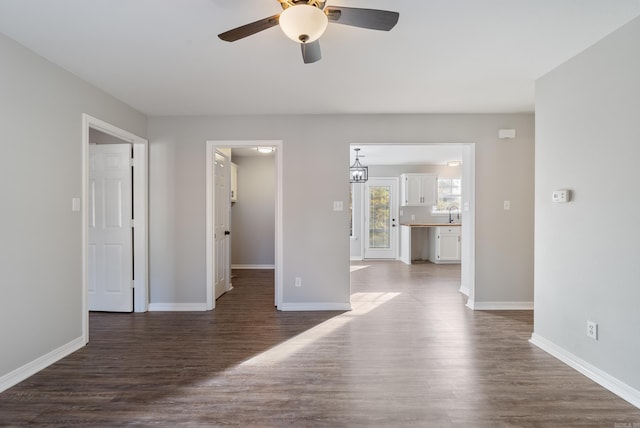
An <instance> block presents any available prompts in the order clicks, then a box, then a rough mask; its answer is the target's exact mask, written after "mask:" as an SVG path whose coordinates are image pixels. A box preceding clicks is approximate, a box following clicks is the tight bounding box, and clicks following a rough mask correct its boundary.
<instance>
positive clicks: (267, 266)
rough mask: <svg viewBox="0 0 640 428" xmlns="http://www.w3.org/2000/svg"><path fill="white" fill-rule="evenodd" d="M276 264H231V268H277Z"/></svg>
mask: <svg viewBox="0 0 640 428" xmlns="http://www.w3.org/2000/svg"><path fill="white" fill-rule="evenodd" d="M275 268H276V267H275V265H231V269H275Z"/></svg>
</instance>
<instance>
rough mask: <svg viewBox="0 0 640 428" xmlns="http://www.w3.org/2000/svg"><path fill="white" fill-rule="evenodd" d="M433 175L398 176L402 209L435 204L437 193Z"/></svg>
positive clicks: (435, 177)
mask: <svg viewBox="0 0 640 428" xmlns="http://www.w3.org/2000/svg"><path fill="white" fill-rule="evenodd" d="M436 179H437V176H435V175H434V174H402V175H400V194H401V195H400V196H401V198H400V205H401V206H403V207H421V206H431V205H435V204H436V199H437V191H436Z"/></svg>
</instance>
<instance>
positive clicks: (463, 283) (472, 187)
mask: <svg viewBox="0 0 640 428" xmlns="http://www.w3.org/2000/svg"><path fill="white" fill-rule="evenodd" d="M460 208H461V210H462V212H461V215H462V224H463V226H462V236H461V239H462V243H461V244H462V254H461V259H462V261H461V263H462V265H461V267H460V290H461V291H462V292H463V293H464V294H465V295H466V296H467V297H468V300H467V306H468V307H470V308H471V309H473V307H474V301H475V294H476V145H475V144H474V143H472V144H463V145H462V207H460ZM463 290H464V291H463ZM465 291H466V292H465Z"/></svg>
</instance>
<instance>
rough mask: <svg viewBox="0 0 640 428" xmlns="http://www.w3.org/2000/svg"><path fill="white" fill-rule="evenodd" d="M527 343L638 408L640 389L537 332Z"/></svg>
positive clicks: (639, 404)
mask: <svg viewBox="0 0 640 428" xmlns="http://www.w3.org/2000/svg"><path fill="white" fill-rule="evenodd" d="M529 343H531V344H533V345H535V346H537V347H538V348H540V349H542V350H543V351H545V352H547V353H548V354H550V355H552V356H554V357H555V358H557V359H559V360H560V361H562V362H563V363H565V364H566V365H568V366H569V367H571V368H572V369H574V370H576V371H578V372H580V373H582V374H583V375H585V376H586V377H588V378H589V379H591V380H592V381H594V382H596V383H597V384H599V385H600V386H602V387H604V388H606V389H608V390H609V391H611V392H613V393H614V394H616V395H617V396H618V397H620V398H622V399H623V400H626V401H628V402H629V403H631V404H633V405H634V406H636V407H638V408H640V391H638V390H637V389H635V388H633V387H631V386H629V385H627V384H626V383H624V382H622V381H621V380H619V379H617V378H615V377H613V376H611V375H610V374H608V373H606V372H604V371H602V370H600V369H599V368H597V367H596V366H594V365H592V364H590V363H588V362H586V361H584V360H583V359H582V358H580V357H578V356H576V355H574V354H572V353H571V352H569V351H567V350H566V349H564V348H561V347H560V346H558V345H556V344H555V343H553V342H551V341H549V340H547V339H545V338H544V337H542V336H540V335H539V334H536V333H533V334H532V335H531V339H529Z"/></svg>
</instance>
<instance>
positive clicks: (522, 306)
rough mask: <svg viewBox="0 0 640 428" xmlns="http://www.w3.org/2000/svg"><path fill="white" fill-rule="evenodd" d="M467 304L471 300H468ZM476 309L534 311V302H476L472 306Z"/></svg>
mask: <svg viewBox="0 0 640 428" xmlns="http://www.w3.org/2000/svg"><path fill="white" fill-rule="evenodd" d="M467 306H468V307H471V306H470V305H469V302H467ZM471 309H473V310H476V311H532V310H533V302H474V303H473V307H472V308H471Z"/></svg>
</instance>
